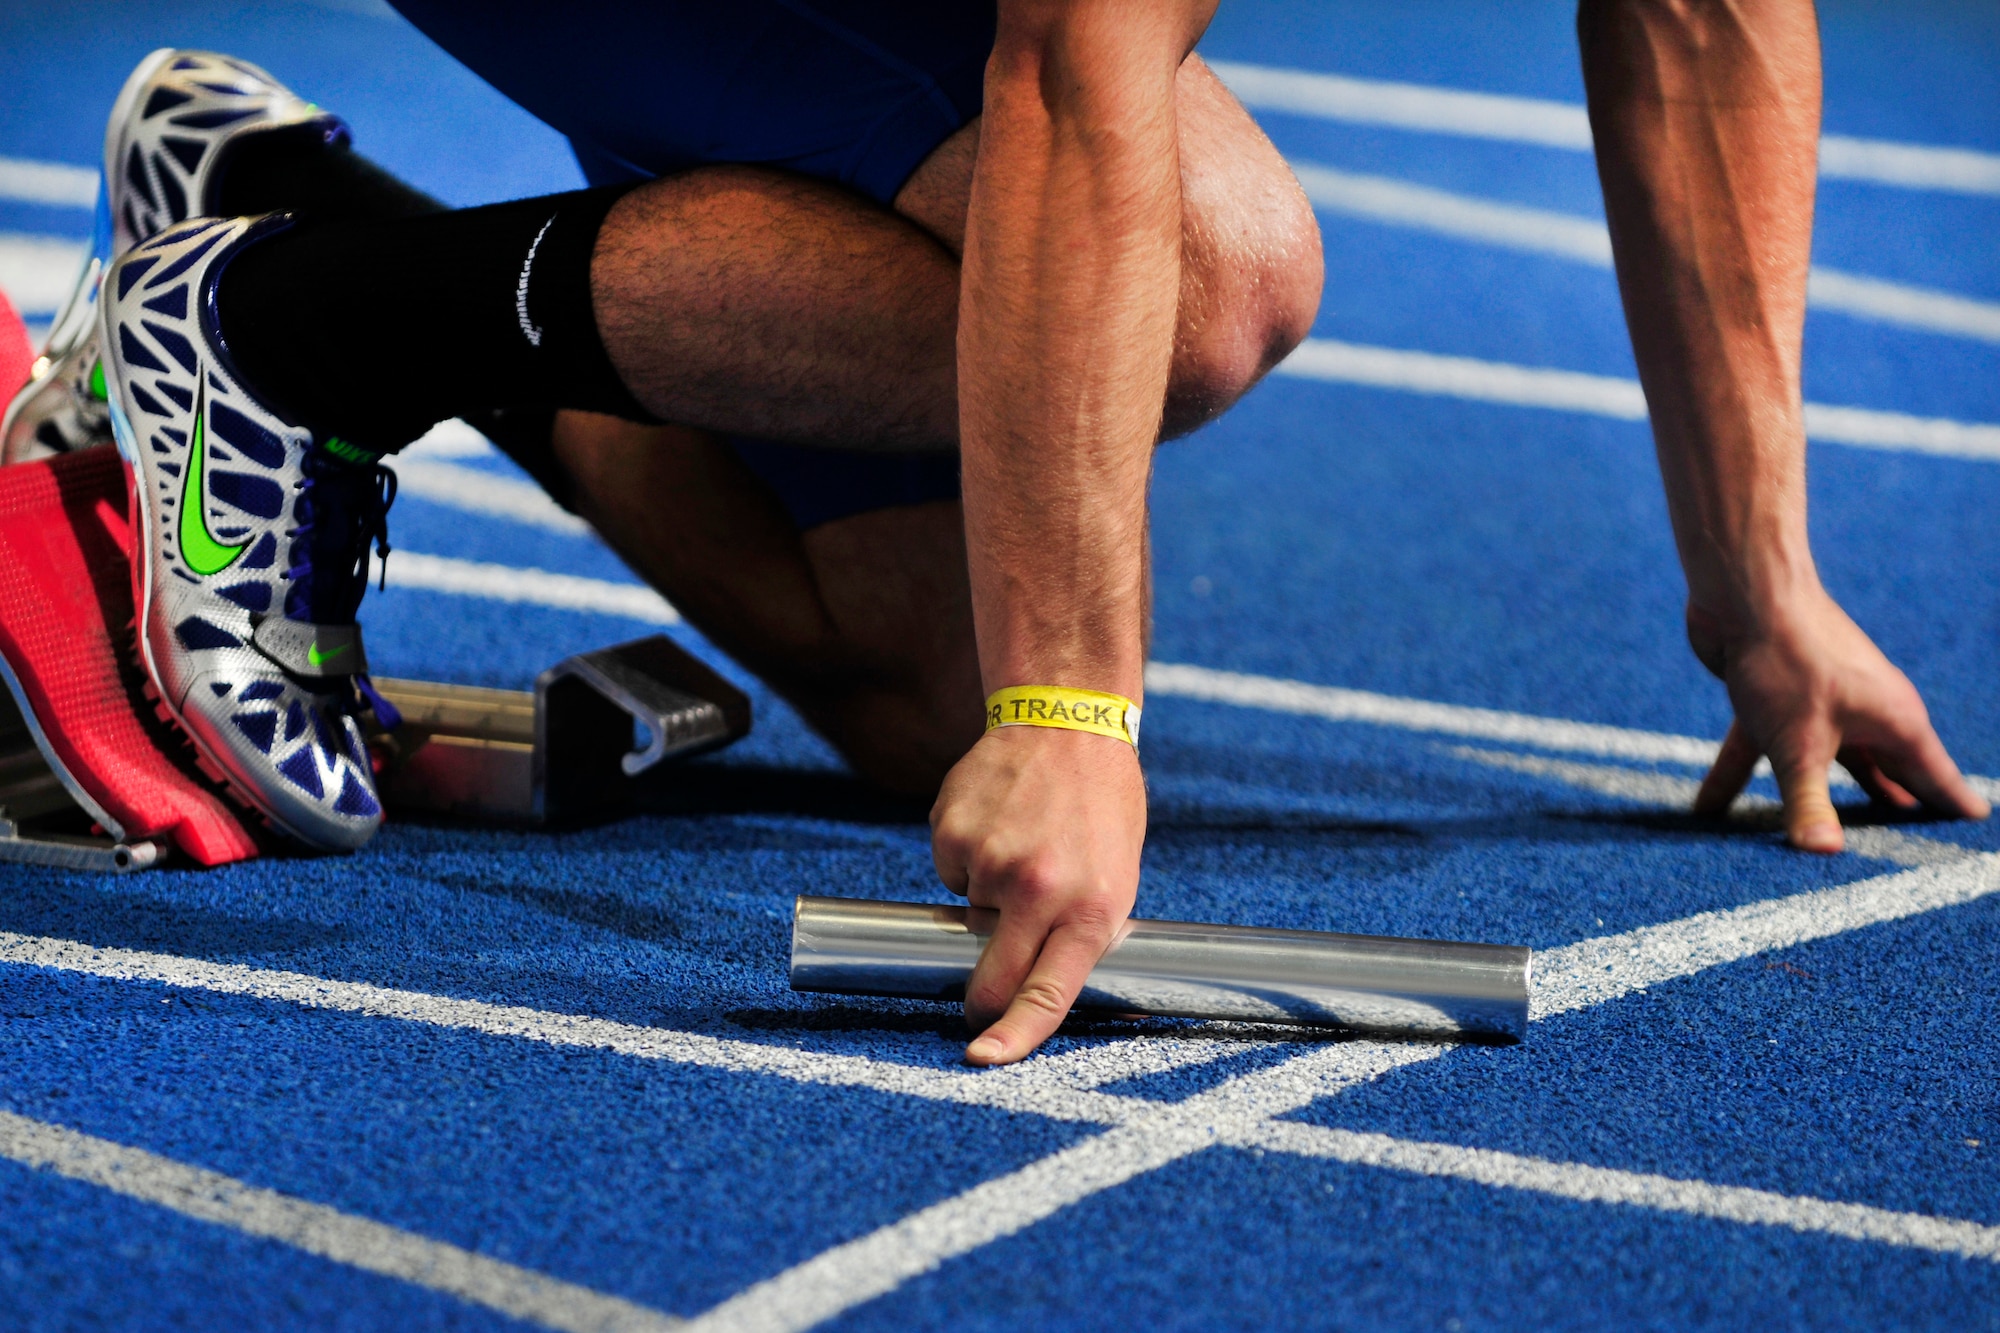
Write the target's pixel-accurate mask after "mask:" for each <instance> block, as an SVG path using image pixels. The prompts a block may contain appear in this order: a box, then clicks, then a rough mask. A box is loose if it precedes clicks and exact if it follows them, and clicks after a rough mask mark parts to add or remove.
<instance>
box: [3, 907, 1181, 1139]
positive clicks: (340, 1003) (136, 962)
mask: <svg viewBox="0 0 2000 1333" xmlns="http://www.w3.org/2000/svg"><path fill="white" fill-rule="evenodd" d="M0 963H12V964H16V965H19V966H23V967H45V968H50V969H54V970H57V971H62V972H69V973H74V974H77V975H82V976H92V977H102V978H104V979H106V980H111V981H138V982H149V983H152V984H156V985H161V986H173V987H179V988H182V989H186V990H200V991H208V992H212V993H215V994H221V995H245V996H251V997H254V998H256V999H262V1000H273V1001H278V1002H281V1003H285V1004H296V1005H301V1006H304V1007H306V1008H309V1009H327V1010H333V1011H337V1012H340V1013H350V1014H360V1015H363V1016H365V1017H370V1018H392V1019H398V1020H401V1021H403V1022H408V1023H423V1024H426V1025H428V1026H431V1027H440V1028H457V1029H460V1030H463V1031H468V1032H478V1033H482V1034H484V1035H486V1036H491V1037H510V1038H517V1039H520V1040H523V1041H534V1042H540V1043H542V1044H544V1045H548V1046H566V1047H577V1048H583V1049H589V1050H602V1051H609V1052H612V1053H614V1054H617V1055H624V1056H630V1057H633V1058H636V1059H642V1060H667V1061H672V1062H674V1063H677V1064H689V1065H699V1066H701V1067H703V1068H708V1069H721V1070H727V1071H730V1072H734V1073H755V1074H767V1075H770V1076H772V1077H775V1078H784V1079H790V1080H791V1081H793V1082H795V1083H810V1084H818V1085H822V1086H828V1087H854V1088H866V1089H869V1090H871V1091H875V1092H884V1093H896V1094H899V1095H902V1096H908V1097H921V1098H924V1099H926V1100H929V1101H939V1102H955V1103H958V1104H961V1105H966V1106H983V1107H988V1108H991V1109H994V1110H1001V1111H1016V1112H1023V1113H1026V1114H1030V1115H1040V1116H1046V1117H1048V1118H1050V1119H1055V1120H1079V1121H1085V1122H1089V1123H1094V1124H1118V1123H1120V1122H1122V1121H1124V1120H1127V1119H1130V1118H1131V1117H1132V1115H1134V1114H1135V1113H1136V1112H1138V1111H1141V1110H1143V1109H1144V1108H1145V1107H1146V1106H1147V1103H1145V1102H1141V1101H1138V1100H1136V1099H1133V1098H1127V1097H1116V1096H1111V1095H1109V1094H1106V1093H1098V1092H1091V1091H1087V1090H1078V1089H1074V1088H1067V1087H1062V1086H1052V1087H1036V1086H1034V1084H1033V1083H1032V1082H1031V1081H1028V1080H1023V1079H1019V1078H994V1077H991V1076H989V1075H986V1074H981V1073H977V1072H974V1071H972V1070H969V1069H950V1070H942V1069H925V1068H921V1067H919V1066H915V1065H900V1064H894V1063H891V1062H889V1061H885V1060H870V1059H865V1058H863V1057H861V1056H851V1055H824V1054H819V1053H816V1052H812V1051H801V1050H795V1049H793V1048H791V1047H787V1046H772V1045H766V1044H763V1043H760V1042H750V1041H733V1040H729V1039H725V1038H721V1037H709V1036H703V1035H701V1034H699V1033H692V1032H676V1031H674V1030H672V1029H669V1028H651V1027H640V1026H637V1025H634V1024H630V1023H619V1022H615V1021H613V1020H611V1019H606V1018H591V1017H588V1016H586V1015H581V1014H561V1013H549V1012H546V1011H544V1010H539V1009H529V1008H526V1007H524V1006H520V1005H504V1004H489V1003H486V1002H485V1001H481V1000H461V999H455V998H453V997H451V996H446V995H430V994H426V993H425V992H423V991H406V990H393V989H390V988H387V987H382V986H371V985H368V984H367V983H365V982H357V981H333V980H329V979H327V978H325V977H315V976H311V975H308V974H305V973H300V972H283V971H277V970H274V969H267V968H257V967H246V966H243V965H241V964H236V963H211V962H205V961H203V960H201V959H198V958H180V957H176V956H174V955H172V954H158V953H145V952H141V951H138V950H132V949H99V948H96V947H94V946H91V945H88V944H80V943H77V942H76V941H74V940H59V939H47V938H42V937H39V936H33V935H16V934H12V933H7V932H0Z"/></svg>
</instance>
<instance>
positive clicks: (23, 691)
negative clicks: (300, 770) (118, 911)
mask: <svg viewBox="0 0 2000 1333" xmlns="http://www.w3.org/2000/svg"><path fill="white" fill-rule="evenodd" d="M131 545H132V530H131V526H130V524H129V523H128V521H127V517H126V478H125V466H124V463H123V462H122V461H121V460H120V459H119V457H118V453H117V451H116V450H114V449H86V450H83V451H81V452H78V453H74V454H67V455H64V456H62V457H59V458H52V459H49V460H46V461H44V462H38V463H22V464H17V465H16V466H13V467H9V468H0V675H4V677H5V679H6V683H7V687H8V690H9V691H10V692H11V694H12V695H13V699H12V702H13V704H14V705H15V710H7V711H13V712H15V715H14V716H0V807H4V811H5V820H6V827H5V828H4V830H0V833H3V834H4V836H5V838H6V839H7V840H9V841H11V842H13V843H14V846H12V847H10V848H9V849H8V851H9V852H11V853H12V854H11V855H8V856H7V857H6V859H18V860H31V861H40V862H43V863H48V864H58V865H71V866H74V867H75V868H77V869H105V870H124V869H137V868H139V867H140V866H143V865H148V864H151V863H152V862H153V861H155V860H157V859H159V857H160V855H161V854H162V853H163V852H164V851H166V849H167V845H171V846H172V847H173V848H176V849H178V850H179V851H180V852H181V853H183V854H184V855H186V856H187V857H189V858H190V859H192V860H194V861H197V862H199V863H200V864H202V865H221V864H224V863H225V862H229V861H240V860H243V859H244V858H246V857H251V856H255V855H257V853H258V850H259V847H258V843H257V840H256V838H255V837H253V836H252V834H251V832H250V828H249V826H248V824H247V823H246V820H245V818H244V817H243V816H241V815H239V814H238V813H237V811H236V810H235V808H234V807H233V806H231V805H230V804H229V803H228V802H227V801H226V800H224V799H223V797H222V796H221V795H220V794H219V793H218V792H217V791H216V790H215V788H214V786H213V785H212V784H211V783H209V782H208V781H207V780H206V779H204V778H202V777H200V776H199V775H198V773H197V772H196V770H195V767H194V762H193V758H194V756H193V752H192V750H190V749H189V748H188V746H187V743H186V742H185V741H184V740H182V739H181V738H180V736H179V735H178V734H176V733H174V732H173V731H172V730H171V729H170V728H169V727H168V726H167V724H165V723H162V722H159V721H156V720H155V718H154V714H153V710H152V708H151V706H150V705H149V704H148V703H147V702H146V700H145V698H144V695H143V692H142V691H143V682H142V680H141V673H140V668H139V666H138V663H137V660H136V658H135V657H134V650H133V644H132V643H131V642H130V639H131V636H132V633H133V630H132V628H131V626H132V623H133V609H132V566H131ZM30 740H32V742H33V745H32V748H30V746H29V745H28V744H27V742H28V741H30ZM36 751H39V754H37V753H36ZM38 761H39V762H38ZM65 820H67V822H68V823H70V824H78V823H81V824H82V825H83V827H80V828H65V827H64V823H65ZM91 825H95V826H96V827H95V828H94V829H93V828H92V827H90V826H91ZM92 835H95V836H92ZM107 836H108V838H109V839H110V840H111V841H110V842H109V844H107V843H106V837H107ZM24 853H27V854H24Z"/></svg>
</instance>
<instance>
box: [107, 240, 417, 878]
mask: <svg viewBox="0 0 2000 1333" xmlns="http://www.w3.org/2000/svg"><path fill="white" fill-rule="evenodd" d="M289 222H290V220H289V218H288V217H287V216H286V215H283V214H272V215H267V216H265V217H262V218H230V219H216V218H200V219H195V220H193V221H189V222H184V223H181V224H179V225H177V226H174V227H170V228H168V229H167V230H165V231H163V232H162V233H161V234H160V235H159V236H157V237H155V238H154V239H152V240H150V241H147V242H145V243H144V244H142V245H140V246H138V247H136V248H135V249H133V250H132V251H131V252H130V253H128V254H126V255H125V256H124V257H123V258H122V259H120V260H119V261H118V262H117V263H116V264H114V265H112V267H111V269H110V271H109V272H108V273H107V274H106V275H105V279H104V289H103V292H102V294H101V295H100V297H99V300H98V336H99V338H100V339H101V340H102V343H103V346H104V348H105V356H104V364H105V381H106V389H107V397H108V407H109V410H110V415H111V419H112V427H113V430H114V433H115V434H116V436H117V440H118V448H119V451H120V452H121V453H122V454H123V455H124V456H125V458H126V460H127V461H128V462H129V463H130V464H131V469H132V485H133V498H132V514H133V527H134V541H135V550H134V552H133V560H132V577H133V592H134V601H135V602H136V604H137V605H138V608H139V627H138V628H139V654H140V660H141V663H142V664H143V666H144V667H145V671H146V675H147V676H148V678H149V679H150V681H151V683H152V684H153V686H154V687H155V688H156V689H157V690H158V691H159V695H160V704H161V708H162V711H163V713H164V714H165V715H166V716H167V718H168V719H169V720H170V721H172V722H174V723H175V724H177V725H178V726H179V727H180V728H181V730H182V731H183V732H185V733H186V734H187V735H188V736H189V737H190V738H191V739H192V740H193V741H194V744H195V749H196V752H197V754H198V755H199V756H200V758H201V760H202V761H203V764H204V766H205V767H207V768H209V769H210V770H211V771H212V772H213V773H214V774H215V776H217V777H219V778H220V779H222V780H223V781H224V782H226V783H227V784H228V785H229V786H230V788H231V789H232V790H234V791H235V792H236V794H237V795H238V796H240V797H241V798H242V799H243V800H245V801H246V802H248V803H249V804H250V805H251V806H252V807H254V808H255V809H256V810H258V811H259V812H260V813H262V814H263V815H264V816H265V817H266V818H267V819H269V820H270V821H271V823H272V824H273V825H275V826H276V827H277V828H278V829H280V830H281V831H282V832H285V833H288V834H290V835H292V836H293V837H295V838H297V839H299V840H300V841H301V842H304V843H307V844H309V845H311V846H313V847H317V848H322V849H326V850H340V849H347V848H353V847H358V846H360V845H361V844H362V843H364V842H366V841H367V840H368V838H369V837H370V835H372V834H373V833H374V832H375V829H376V827H377V826H378V825H379V824H380V823H381V821H382V807H381V805H380V803H379V802H378V800H377V799H376V793H375V783H374V776H373V773H372V770H371V766H370V764H369V758H368V751H367V749H366V747H365V746H364V745H363V743H362V734H361V729H360V727H359V726H358V725H357V724H356V720H355V715H356V713H357V712H359V711H360V709H361V708H362V707H363V706H364V704H372V705H373V706H374V707H375V709H376V714H377V717H378V718H379V719H380V720H381V721H383V722H384V723H385V724H386V725H389V726H394V725H395V717H394V710H393V709H388V705H387V704H386V702H383V701H381V700H380V698H379V696H377V695H376V694H375V692H374V690H373V688H372V687H371V686H370V685H369V684H368V681H367V676H366V674H365V673H366V671H367V661H366V658H365V655H364V653H363V650H362V644H361V627H360V626H359V625H358V624H357V623H356V621H355V614H356V612H357V611H358V610H359V607H360V604H361V598H362V595H363V594H364V592H365V591H366V590H367V585H368V563H369V560H368V551H369V547H370V546H371V545H372V546H373V547H374V548H375V550H376V551H377V552H378V553H379V554H381V555H383V556H385V557H386V556H387V554H388V538H387V522H388V509H389V505H390V503H391V501H392V500H393V499H394V498H395V474H393V473H391V472H390V471H389V470H388V469H387V468H384V467H382V466H381V465H380V464H379V462H378V461H377V460H376V458H375V457H374V455H372V454H367V453H364V452H362V451H360V450H357V449H355V448H353V447H352V446H350V445H347V444H345V443H343V442H342V441H340V440H338V439H336V438H326V437H316V436H315V435H314V434H313V432H312V431H310V430H308V429H306V428H304V427H302V426H299V425H296V424H294V423H292V422H290V421H288V420H286V419H285V418H284V417H282V416H280V415H279V414H278V413H277V412H275V411H273V410H272V408H271V407H270V406H269V405H267V404H266V403H264V402H262V401H260V400H259V399H258V398H257V396H256V395H255V394H254V393H253V392H251V390H250V389H249V388H248V387H247V386H245V385H244V384H243V383H242V381H241V380H240V379H239V378H238V377H237V374H236V371H235V369H234V367H233V365H232V363H231V360H230V357H229V353H228V349H227V348H226V347H225V346H224V345H223V341H222V336H221V333H220V332H219V329H218V326H217V323H216V318H215V288H216V282H217V279H218V278H219V277H220V275H221V272H222V270H223V267H224V266H225V265H226V264H227V263H228V262H229V260H230V259H231V257H232V256H234V255H235V254H236V253H237V252H238V251H240V250H241V249H242V248H243V247H244V246H247V245H252V244H255V243H256V242H257V240H258V239H259V238H260V237H262V236H266V235H269V234H271V233H272V232H275V231H279V230H282V229H283V228H284V227H286V226H288V225H289ZM385 709H386V710H388V711H387V714H386V715H385V713H384V710H385Z"/></svg>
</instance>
